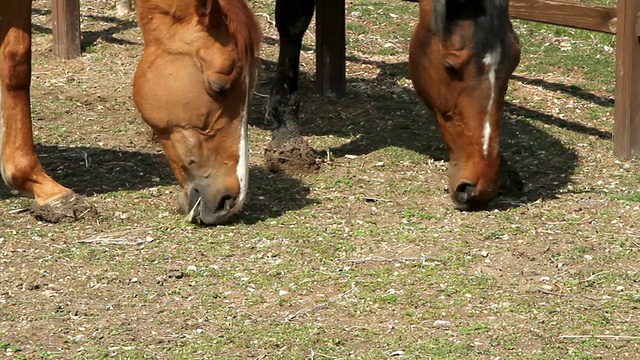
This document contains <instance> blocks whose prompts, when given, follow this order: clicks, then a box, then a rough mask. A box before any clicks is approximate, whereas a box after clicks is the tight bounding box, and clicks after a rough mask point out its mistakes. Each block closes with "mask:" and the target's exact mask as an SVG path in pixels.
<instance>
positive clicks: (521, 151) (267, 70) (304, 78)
mask: <svg viewBox="0 0 640 360" xmlns="http://www.w3.org/2000/svg"><path fill="white" fill-rule="evenodd" d="M347 61H350V62H355V63H359V64H368V65H375V66H376V67H377V68H378V74H377V75H376V76H375V77H373V78H362V77H357V76H355V77H354V76H348V77H347V95H346V96H345V97H344V98H342V99H331V98H327V97H322V96H320V95H318V94H317V93H316V92H315V83H314V81H315V79H314V76H315V74H312V73H309V72H305V71H302V70H301V71H300V86H299V93H300V98H301V100H300V101H301V108H300V121H299V125H300V127H301V131H302V134H303V136H328V135H333V136H339V137H343V138H347V139H349V140H348V141H347V142H346V143H344V144H342V145H339V146H336V147H332V148H330V149H326V150H325V151H326V152H330V154H331V155H333V156H335V157H341V156H344V155H347V154H351V155H364V154H368V153H371V152H373V151H376V150H379V149H383V148H387V147H399V148H404V149H408V150H411V151H414V152H417V153H420V154H423V155H426V156H428V157H430V158H432V159H434V160H448V157H449V155H448V151H447V149H446V146H445V144H444V141H443V139H442V137H441V134H440V131H439V128H438V125H437V122H436V120H435V118H434V116H433V115H432V114H431V112H430V111H429V110H427V109H426V107H425V106H424V105H423V104H422V103H421V101H420V100H419V99H418V98H417V96H416V95H415V94H414V92H413V90H412V89H411V88H410V87H408V86H399V85H397V83H398V82H397V80H398V79H408V78H409V72H408V63H407V62H406V61H404V62H398V63H385V62H375V61H370V60H366V59H358V58H354V57H348V58H347ZM262 69H263V70H262V74H261V79H260V81H259V82H258V87H257V89H256V91H257V92H259V93H262V94H268V92H269V86H270V82H271V79H272V77H273V75H274V73H275V69H276V64H275V63H274V62H272V61H267V60H263V62H262ZM514 81H529V82H534V83H535V84H537V85H539V86H542V87H545V88H547V89H549V90H553V91H562V92H565V93H568V94H570V95H572V96H575V97H578V98H582V99H585V100H587V101H591V102H593V103H595V104H597V105H600V106H613V102H612V101H611V100H610V99H606V98H602V97H598V96H596V95H593V94H591V93H589V92H587V91H585V90H583V89H581V88H580V87H577V86H561V84H554V83H544V82H541V81H540V80H537V79H526V78H524V77H522V76H519V77H518V76H517V77H514ZM380 89H385V90H384V91H381V90H380ZM254 100H255V101H256V102H258V103H259V105H258V106H261V107H262V108H263V109H264V107H265V106H266V105H267V104H266V101H267V99H266V98H265V97H264V96H263V97H259V98H256V99H254ZM540 124H546V125H551V126H555V127H558V128H564V129H567V130H570V131H573V132H576V133H582V134H586V135H589V136H595V137H598V138H600V139H611V138H612V134H611V133H610V132H607V131H603V130H600V129H597V128H594V127H590V126H587V125H584V124H580V123H578V122H573V121H569V120H565V119H561V118H558V117H556V116H553V115H551V114H546V113H542V112H539V111H536V110H532V109H528V108H526V107H522V106H519V105H515V104H512V103H508V102H506V104H505V108H504V111H503V117H502V122H501V135H500V137H501V145H500V146H501V150H502V152H503V154H504V155H505V157H506V158H507V160H508V161H509V162H510V163H511V164H512V165H514V166H515V167H516V168H517V169H518V172H519V173H520V175H521V176H522V178H523V179H524V181H525V191H524V195H523V196H522V197H521V198H519V199H518V201H517V202H509V201H507V202H504V201H500V200H499V199H498V201H495V202H494V203H493V204H490V206H491V207H493V208H504V207H511V206H514V205H511V204H518V203H522V202H524V203H530V202H534V201H536V200H538V199H540V198H555V197H557V196H558V194H560V193H561V192H563V191H565V189H566V187H567V185H568V184H569V183H570V182H571V177H572V174H574V172H575V170H576V167H577V162H578V154H577V152H576V151H575V150H574V149H572V148H571V147H569V146H567V145H566V144H564V143H563V142H562V141H561V140H560V139H558V138H557V137H555V136H553V135H552V134H549V133H547V132H545V131H543V130H541V129H540V128H539V125H540ZM252 125H254V126H257V127H261V128H264V129H270V128H271V127H272V126H273V125H274V124H265V122H264V120H262V119H258V120H256V121H254V122H253V123H252ZM541 164H544V166H541Z"/></svg>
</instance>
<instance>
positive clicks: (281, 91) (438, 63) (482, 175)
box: [265, 0, 522, 210]
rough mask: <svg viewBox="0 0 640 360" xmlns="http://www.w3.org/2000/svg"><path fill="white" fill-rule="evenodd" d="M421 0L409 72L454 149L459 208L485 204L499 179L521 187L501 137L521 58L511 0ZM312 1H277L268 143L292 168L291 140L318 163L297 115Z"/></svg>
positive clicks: (513, 188) (271, 154) (452, 178)
mask: <svg viewBox="0 0 640 360" xmlns="http://www.w3.org/2000/svg"><path fill="white" fill-rule="evenodd" d="M408 1H412V2H418V0H408ZM419 3H420V4H419V6H420V19H419V22H418V25H417V27H416V30H415V33H414V35H413V37H412V41H411V46H410V55H409V62H410V72H411V78H412V80H413V83H414V87H415V89H416V91H417V93H418V95H419V96H420V97H421V98H422V99H423V100H424V102H425V103H426V104H427V105H428V107H429V108H430V109H431V110H433V111H434V112H435V113H436V117H437V118H438V123H439V125H440V129H441V132H442V134H443V135H444V140H445V142H446V144H447V147H448V149H449V154H450V158H451V162H450V165H449V183H450V186H449V188H450V189H451V194H452V199H453V201H454V202H455V204H456V206H457V207H458V209H460V210H473V209H477V208H482V207H485V206H486V205H487V203H488V202H489V201H490V200H491V199H493V198H494V197H495V196H496V195H497V193H498V189H499V185H500V190H505V191H508V192H513V193H517V192H519V191H521V190H522V180H521V179H520V178H519V175H518V174H517V172H516V171H515V169H514V168H512V167H511V166H510V165H509V164H508V163H507V162H506V161H504V160H503V161H502V162H501V158H502V156H501V155H500V151H499V144H498V141H499V137H498V134H499V119H500V113H501V110H502V107H503V102H504V95H505V91H506V89H507V83H508V80H509V77H510V75H511V73H512V72H513V70H514V69H515V67H516V66H517V65H518V62H519V59H520V47H519V44H518V39H517V36H516V34H515V32H514V31H513V28H512V26H511V22H510V20H509V11H508V0H421V1H419ZM314 8H315V1H314V0H277V1H276V27H277V29H278V34H279V36H280V49H279V51H280V52H279V56H278V64H277V68H276V74H275V77H274V79H273V82H272V85H271V89H270V92H269V101H268V104H267V111H266V118H267V121H271V122H273V123H275V130H274V132H273V140H272V142H271V143H270V144H269V146H268V147H267V150H266V151H265V155H267V162H268V164H270V167H271V168H275V169H276V170H279V169H281V168H283V169H285V170H287V169H288V168H287V167H286V166H284V164H283V163H284V162H286V161H289V159H291V154H290V153H285V151H289V152H290V149H291V148H293V149H294V150H295V153H296V154H298V155H299V154H307V155H306V159H309V160H308V161H307V163H308V164H313V159H314V153H313V152H312V151H310V150H308V149H307V148H308V145H306V143H304V142H303V141H302V138H301V136H300V135H299V131H298V127H297V123H296V119H297V117H298V116H297V111H298V106H299V98H298V69H299V63H300V50H301V47H302V37H303V35H304V33H305V31H306V30H307V28H308V26H309V23H310V21H311V18H312V17H313V12H314ZM283 134H284V135H283ZM283 143H285V144H288V145H286V146H285V145H283ZM295 165H296V166H294V168H299V167H300V164H295ZM303 165H304V163H303ZM501 175H502V176H501Z"/></svg>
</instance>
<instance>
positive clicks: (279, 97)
mask: <svg viewBox="0 0 640 360" xmlns="http://www.w3.org/2000/svg"><path fill="white" fill-rule="evenodd" d="M314 9H315V0H277V1H276V27H277V29H278V34H279V38H280V48H279V53H278V65H277V68H276V74H275V77H274V79H273V82H272V84H271V89H270V91H269V100H268V102H267V110H266V120H267V122H268V123H275V128H274V130H273V135H272V140H271V142H270V143H269V145H268V146H267V148H266V149H265V159H266V161H267V166H268V167H269V169H270V170H271V171H283V170H292V171H309V170H314V169H317V166H318V165H317V162H316V159H317V154H316V152H315V151H313V149H311V147H309V144H308V143H307V141H306V140H304V139H303V138H302V136H301V135H300V130H299V129H298V109H299V106H300V99H299V97H298V73H299V66H300V50H301V49H302V37H303V36H304V33H305V32H306V31H307V29H308V28H309V23H310V22H311V18H312V17H313V12H314Z"/></svg>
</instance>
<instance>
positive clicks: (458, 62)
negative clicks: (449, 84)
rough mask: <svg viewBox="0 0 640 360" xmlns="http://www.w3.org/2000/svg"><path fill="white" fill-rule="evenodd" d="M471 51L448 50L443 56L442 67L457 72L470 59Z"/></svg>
mask: <svg viewBox="0 0 640 360" xmlns="http://www.w3.org/2000/svg"><path fill="white" fill-rule="evenodd" d="M471 54H472V51H471V50H468V49H465V50H449V51H447V52H446V53H445V55H444V66H445V67H446V68H447V69H451V70H454V71H456V72H459V71H460V70H461V69H462V68H463V67H464V66H465V65H467V63H468V62H469V60H470V59H471Z"/></svg>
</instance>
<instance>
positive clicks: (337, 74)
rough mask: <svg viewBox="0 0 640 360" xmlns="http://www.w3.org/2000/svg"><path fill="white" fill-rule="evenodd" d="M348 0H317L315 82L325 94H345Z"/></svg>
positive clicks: (340, 95) (341, 95) (337, 95)
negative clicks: (346, 4)
mask: <svg viewBox="0 0 640 360" xmlns="http://www.w3.org/2000/svg"><path fill="white" fill-rule="evenodd" d="M345 20H346V19H345V0H318V1H317V2H316V84H317V87H318V91H319V92H320V93H321V94H322V95H330V96H335V97H338V98H340V97H343V96H344V95H345V93H346V63H345V62H346V43H345V33H346V32H345Z"/></svg>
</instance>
